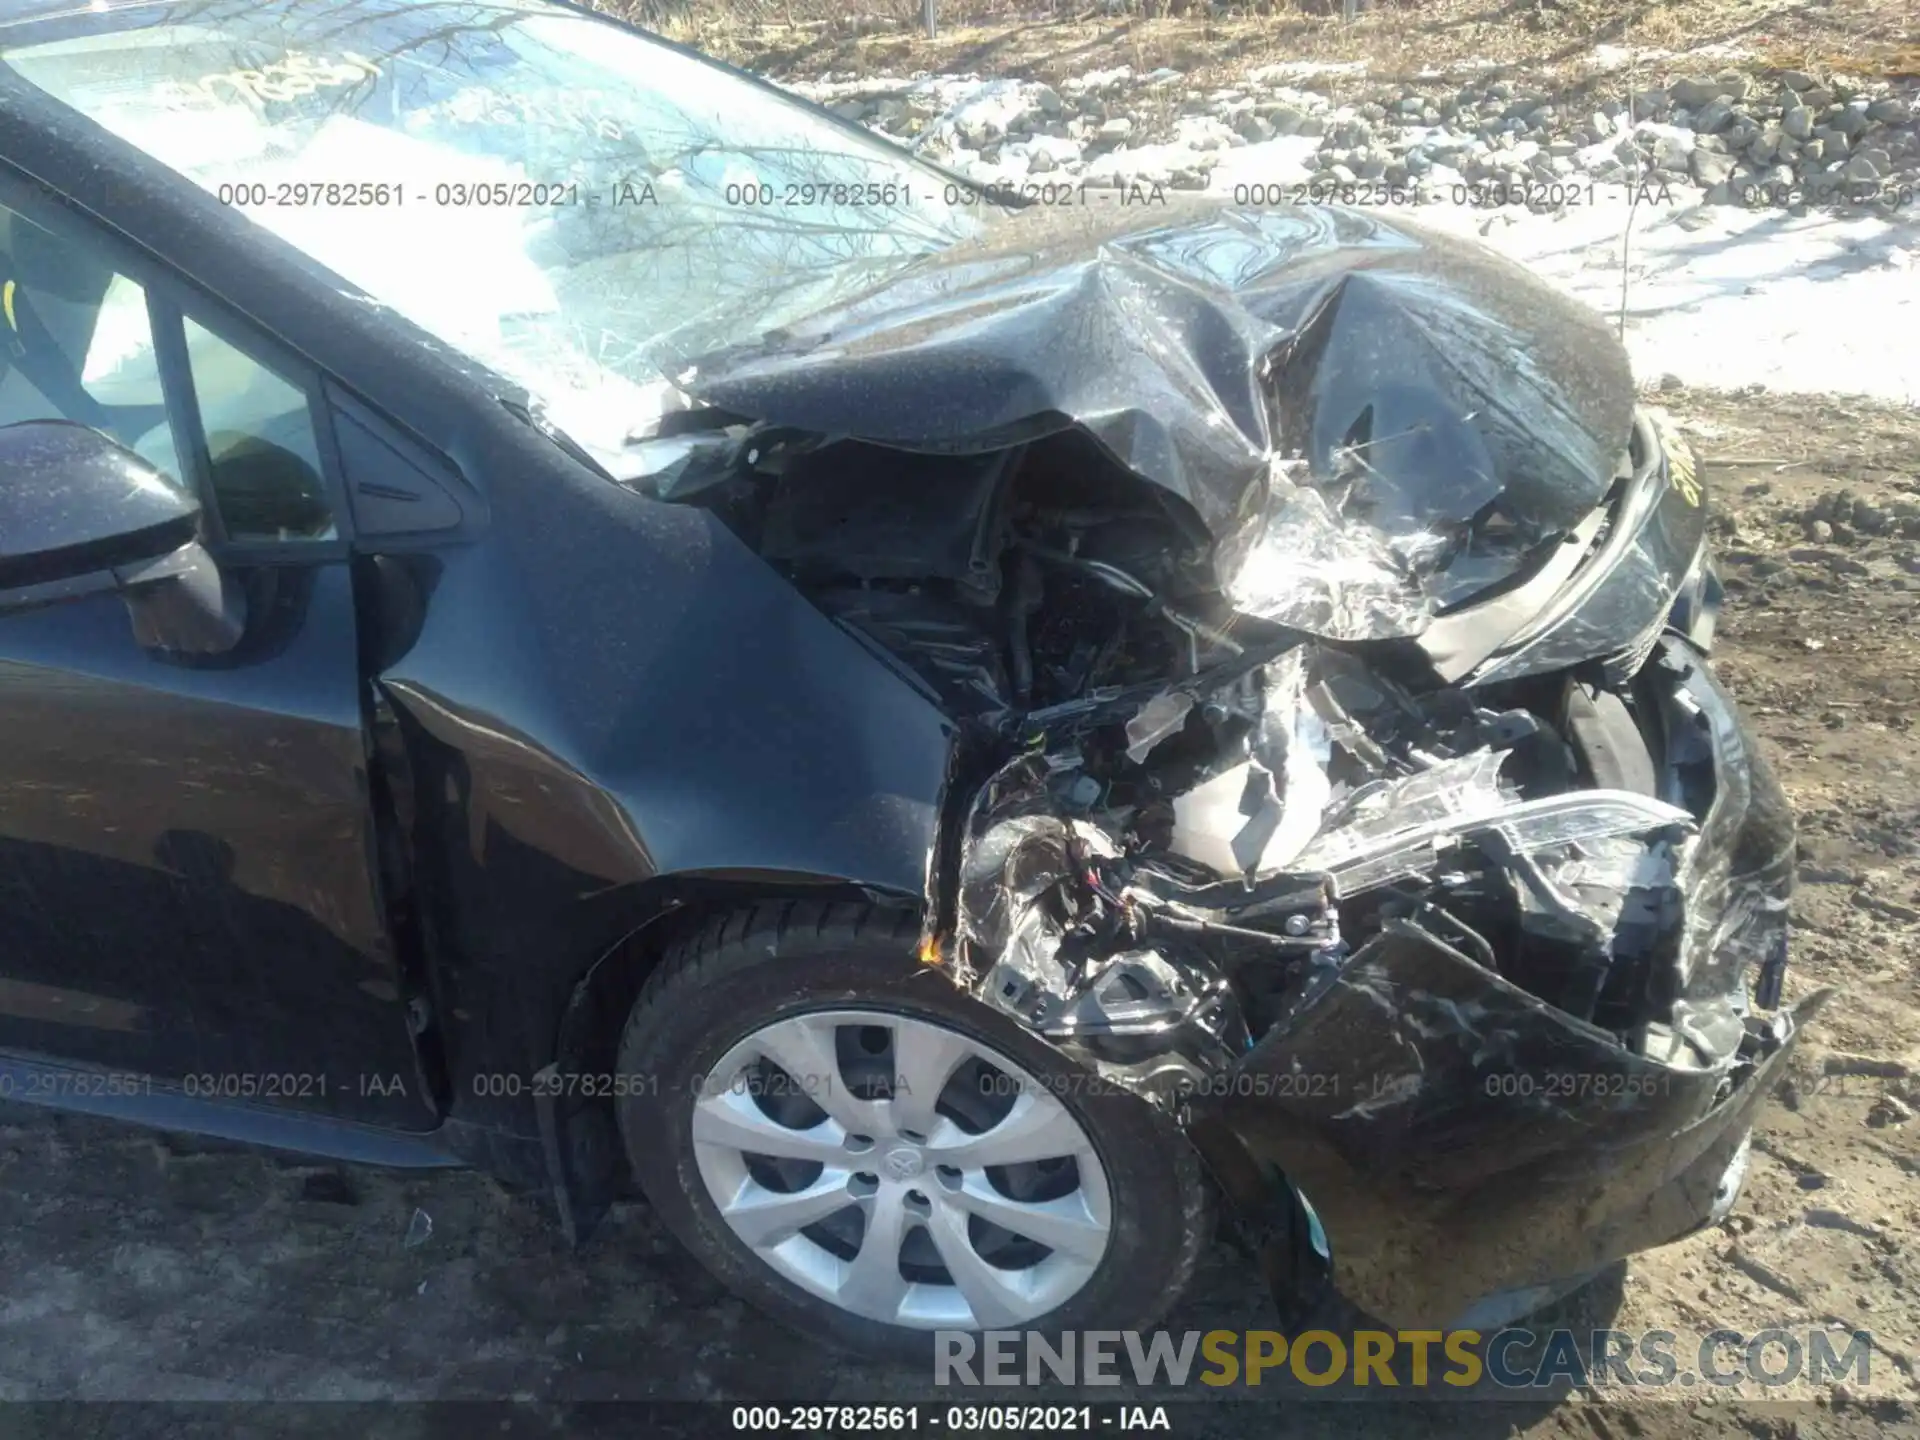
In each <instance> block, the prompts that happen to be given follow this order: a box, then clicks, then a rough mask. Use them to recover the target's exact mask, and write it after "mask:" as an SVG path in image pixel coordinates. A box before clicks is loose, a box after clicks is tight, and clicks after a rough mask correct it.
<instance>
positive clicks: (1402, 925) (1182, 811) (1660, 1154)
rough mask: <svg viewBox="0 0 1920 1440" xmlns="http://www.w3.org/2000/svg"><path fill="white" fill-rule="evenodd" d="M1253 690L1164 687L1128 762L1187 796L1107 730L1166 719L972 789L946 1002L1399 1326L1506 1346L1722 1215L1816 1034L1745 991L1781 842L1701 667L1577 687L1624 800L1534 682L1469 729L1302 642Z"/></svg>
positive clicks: (1779, 906) (1089, 720)
mask: <svg viewBox="0 0 1920 1440" xmlns="http://www.w3.org/2000/svg"><path fill="white" fill-rule="evenodd" d="M1259 676H1260V678H1259V681H1258V683H1257V685H1255V686H1252V687H1249V686H1248V685H1247V683H1246V682H1245V680H1244V678H1243V677H1238V676H1236V677H1233V678H1230V679H1228V680H1226V681H1225V682H1224V683H1223V684H1222V686H1221V688H1219V689H1217V690H1212V689H1208V688H1207V687H1206V686H1205V685H1200V686H1197V687H1194V688H1195V689H1197V690H1198V691H1199V693H1198V694H1197V695H1195V696H1194V705H1193V706H1192V708H1190V709H1188V710H1187V711H1186V714H1187V716H1188V717H1189V718H1188V723H1187V724H1186V725H1183V726H1182V727H1181V729H1180V730H1179V731H1178V732H1175V734H1173V735H1169V736H1168V737H1166V738H1165V739H1164V740H1162V741H1161V746H1164V747H1166V748H1167V749H1168V750H1169V751H1172V750H1176V749H1179V748H1181V747H1182V746H1185V745H1188V744H1190V743H1192V742H1196V741H1197V742H1199V748H1201V749H1203V750H1204V751H1205V752H1207V753H1209V754H1210V756H1211V757H1212V758H1211V759H1210V761H1209V762H1207V763H1204V764H1201V765H1199V766H1198V767H1197V768H1195V767H1194V766H1193V762H1191V761H1183V760H1181V759H1179V758H1176V756H1175V755H1174V754H1171V753H1169V754H1168V755H1167V756H1166V758H1165V759H1164V760H1163V761H1160V762H1159V763H1158V764H1156V763H1155V762H1156V760H1158V759H1159V755H1160V748H1161V747H1160V746H1156V747H1155V748H1154V749H1153V750H1151V751H1148V752H1147V753H1146V754H1144V755H1142V754H1140V746H1139V742H1138V741H1137V740H1135V741H1131V742H1130V741H1129V739H1128V736H1129V735H1130V734H1133V735H1139V734H1141V733H1142V731H1143V729H1149V730H1150V729H1151V728H1155V727H1148V726H1143V724H1142V721H1143V719H1144V718H1146V717H1148V716H1149V715H1151V716H1153V717H1154V718H1156V719H1158V718H1161V717H1164V716H1166V715H1168V714H1170V713H1171V709H1172V708H1173V707H1170V706H1168V705H1166V704H1164V703H1159V702H1154V703H1150V704H1149V705H1147V706H1145V707H1142V706H1139V705H1138V704H1137V703H1136V704H1135V705H1134V706H1133V708H1132V709H1131V712H1130V713H1127V707H1126V705H1125V704H1124V703H1123V702H1116V703H1117V704H1120V706H1121V708H1120V709H1119V710H1116V711H1113V712H1105V713H1103V712H1101V711H1098V710H1093V711H1088V712H1085V713H1083V714H1080V715H1078V716H1076V717H1075V718H1074V719H1073V721H1072V722H1070V723H1068V724H1066V725H1064V726H1062V727H1060V728H1057V729H1055V730H1053V731H1052V732H1050V733H1049V734H1048V735H1047V737H1046V739H1045V740H1044V741H1043V742H1042V743H1040V744H1038V745H1036V746H1035V747H1034V748H1033V749H1032V750H1031V751H1029V752H1027V753H1024V754H1022V755H1021V756H1020V757H1018V758H1017V759H1016V760H1014V761H1013V762H1011V763H1010V764H1009V765H1008V766H1007V767H1005V768H1004V769H1003V770H1002V771H1001V772H1000V773H999V774H997V775H996V776H995V777H994V779H993V781H992V782H991V783H990V784H989V785H988V786H986V787H985V788H984V789H983V790H982V791H981V793H980V796H979V798H978V800H977V801H976V803H975V805H974V807H973V811H972V814H971V815H970V817H969V820H968V824H967V832H966V839H965V842H964V851H963V859H962V861H961V864H960V881H961V888H960V905H959V913H958V917H957V932H956V934H955V936H954V940H953V944H952V947H951V955H950V961H949V963H950V964H951V965H952V966H953V967H954V969H955V971H956V973H957V974H958V975H959V976H960V977H961V978H962V981H963V983H965V984H968V985H970V986H971V987H972V988H973V989H974V991H975V992H976V993H977V994H978V995H979V996H980V997H981V998H982V999H983V1000H985V1001H986V1002H987V1003H989V1004H992V1005H994V1006H996V1007H997V1008H999V1009H1001V1010H1003V1011H1004V1012H1006V1013H1007V1014H1009V1015H1012V1016H1013V1017H1015V1018H1016V1019H1018V1020H1019V1021H1020V1022H1021V1023H1023V1024H1025V1025H1027V1026H1028V1027H1029V1028H1031V1029H1033V1030H1034V1031H1036V1032H1037V1033H1039V1034H1041V1035H1042V1036H1044V1037H1046V1038H1047V1039H1048V1040H1050V1041H1052V1042H1053V1043H1055V1044H1056V1045H1058V1046H1059V1047H1060V1048H1062V1049H1063V1050H1065V1051H1067V1052H1068V1053H1070V1054H1072V1055H1073V1056H1075V1057H1076V1058H1077V1059H1079V1060H1080V1061H1081V1062H1082V1063H1084V1064H1086V1065H1087V1066H1088V1067H1090V1068H1091V1069H1093V1070H1095V1071H1097V1072H1098V1073H1100V1074H1101V1075H1103V1076H1104V1077H1106V1078H1108V1079H1109V1080H1111V1081H1113V1082H1115V1083H1118V1084H1121V1085H1124V1086H1127V1087H1129V1088H1131V1089H1134V1090H1136V1091H1138V1092H1140V1093H1142V1094H1144V1095H1147V1096H1149V1097H1150V1098H1152V1099H1153V1100H1154V1101H1155V1102H1156V1103H1160V1104H1163V1105H1166V1106H1168V1107H1170V1108H1171V1109H1173V1110H1174V1112H1175V1113H1176V1114H1178V1115H1179V1117H1180V1118H1181V1120H1182V1122H1183V1123H1184V1124H1185V1125H1186V1126H1187V1128H1188V1130H1189V1133H1190V1134H1191V1135H1192V1137H1193V1138H1194V1140H1195V1142H1196V1144H1198V1145H1199V1146H1200V1147H1201V1149H1202V1152H1203V1154H1206V1155H1207V1157H1208V1159H1209V1161H1210V1162H1211V1163H1212V1165H1213V1168H1214V1170H1215V1172H1216V1174H1217V1175H1218V1176H1219V1177H1220V1179H1221V1180H1222V1183H1223V1185H1224V1186H1225V1187H1226V1189H1227V1190H1228V1192H1229V1194H1230V1195H1231V1196H1232V1197H1233V1199H1234V1200H1235V1202H1236V1204H1237V1205H1238V1206H1239V1207H1240V1208H1241V1209H1242V1211H1243V1212H1245V1213H1248V1214H1255V1215H1257V1214H1259V1213H1260V1212H1261V1210H1262V1208H1263V1207H1268V1206H1270V1201H1271V1196H1270V1195H1269V1194H1268V1193H1267V1191H1268V1189H1269V1187H1271V1186H1273V1185H1275V1184H1277V1183H1278V1177H1282V1176H1283V1177H1284V1178H1285V1181H1286V1182H1287V1183H1290V1184H1291V1185H1292V1186H1293V1187H1294V1188H1295V1189H1296V1190H1297V1192H1298V1193H1299V1195H1300V1196H1302V1197H1304V1199H1305V1200H1306V1202H1307V1203H1308V1204H1309V1205H1310V1206H1311V1207H1312V1211H1313V1213H1314V1214H1315V1216H1316V1217H1317V1220H1318V1223H1319V1224H1320V1226H1321V1227H1322V1228H1323V1231H1324V1235H1325V1238H1326V1240H1327V1242H1328V1244H1329V1246H1330V1249H1331V1254H1332V1259H1333V1264H1334V1274H1335V1278H1336V1281H1337V1283H1338V1285H1339V1288H1340V1289H1341V1291H1342V1292H1343V1293H1344V1294H1345V1295H1346V1296H1347V1297H1348V1298H1349V1299H1351V1300H1353V1301H1354V1302H1356V1303H1357V1304H1359V1305H1361V1306H1363V1307H1364V1308H1366V1309H1367V1310H1369V1311H1370V1312H1372V1313H1374V1314H1376V1315H1379V1316H1380V1317H1382V1318H1384V1319H1388V1320H1392V1321H1394V1322H1396V1323H1401V1324H1423V1325H1445V1324H1456V1325H1459V1324H1467V1325H1481V1326H1485V1325H1493V1324H1498V1323H1502V1322H1503V1321H1504V1320H1506V1319H1509V1318H1512V1317H1513V1316H1514V1315H1517V1314H1519V1313H1524V1312H1525V1311H1526V1310H1529V1309H1532V1308H1534V1307H1535V1306H1537V1305H1538V1304H1539V1303H1542V1302H1543V1301H1544V1300H1545V1299H1547V1298H1550V1297H1551V1296H1552V1295H1553V1294H1556V1293H1559V1292H1561V1291H1564V1290H1565V1289H1567V1288H1570V1287H1571V1286H1572V1285H1574V1284H1577V1283H1579V1281H1580V1280H1582V1279H1584V1278H1585V1277H1586V1276H1588V1275H1590V1274H1591V1273H1592V1272H1593V1271H1595V1270H1597V1269H1599V1268H1600V1267H1602V1266H1604V1265H1605V1264H1606V1263H1608V1262H1610V1261H1612V1260H1614V1259H1617V1258H1619V1257H1621V1256H1624V1255H1626V1254H1629V1253H1631V1252H1633V1251H1635V1250H1639V1249H1643V1248H1646V1247H1648V1246H1651V1245H1656V1244H1660V1243H1664V1242H1665V1241H1668V1240H1671V1239H1675V1238H1677V1237H1678V1236H1680V1235H1682V1234H1684V1233H1686V1232H1688V1231H1690V1230H1692V1229H1694V1228H1697V1227H1698V1226H1699V1225H1701V1224H1703V1223H1706V1222H1708V1221H1710V1220H1712V1219H1715V1218H1717V1217H1718V1216H1719V1215H1721V1214H1724V1213H1725V1211H1726V1208H1727V1207H1728V1206H1729V1205H1730V1204H1731V1202H1732V1199H1733V1191H1734V1190H1735V1189H1736V1188H1737V1185H1738V1181H1739V1176H1740V1171H1741V1169H1742V1168H1743V1166H1744V1161H1745V1144H1746V1140H1747V1135H1748V1131H1749V1129H1750V1127H1751V1124H1752V1119H1753V1112H1754V1109H1755V1107H1756V1106H1757V1104H1758V1103H1759V1101H1760V1099H1761V1098H1762V1097H1763V1096H1764V1095H1765V1094H1766V1093H1767V1092H1768V1090H1769V1089H1770V1077H1772V1076H1773V1075H1774V1074H1776V1073H1777V1071H1778V1068H1779V1066H1780V1065H1781V1064H1782V1063H1783V1062H1784V1059H1785V1056H1786V1054H1787V1052H1788V1050H1789V1049H1790V1047H1791V1044H1792V1041H1793V1037H1794V1033H1795V1030H1796V1029H1797V1026H1798V1024H1799V1022H1800V1021H1801V1020H1802V1019H1803V1018H1804V1017H1805V1015H1806V1014H1808V1013H1810V1012H1811V1009H1812V1008H1814V1007H1813V1006H1803V1007H1802V1008H1801V1010H1800V1011H1797V1012H1795V1013H1792V1014H1787V1013H1776V1014H1773V1015H1770V1016H1765V1017H1763V1016H1762V1015H1760V1014H1759V1013H1758V1009H1757V1007H1756V1006H1755V1005H1754V1003H1753V1001H1754V998H1755V997H1754V996H1753V995H1751V994H1750V993H1749V987H1748V985H1747V983H1746V981H1747V980H1748V978H1749V977H1750V976H1751V977H1755V978H1757V981H1758V987H1757V988H1758V991H1759V992H1760V993H1759V995H1758V998H1759V999H1761V1000H1765V1001H1767V1002H1768V1004H1771V1003H1773V1002H1774V1001H1775V1000H1776V999H1777V988H1778V984H1779V972H1780V968H1781V966H1782V964H1783V962H1784V956H1785V942H1786V933H1785V921H1786V915H1785V900H1786V896H1787V893H1788V886H1789V884H1790V876H1791V852H1792V843H1791V837H1792V831H1791V825H1790V822H1789V820H1788V818H1787V814H1786V810H1785V806H1784V803H1783V801H1782V798H1781V795H1780V792H1779V789H1778V787H1777V785H1776V783H1775V782H1774V780H1773V778H1772V776H1771V774H1770V773H1769V772H1768V771H1767V769H1766V767H1765V764H1764V762H1762V761H1760V760H1759V758H1758V757H1757V756H1754V755H1752V754H1751V753H1749V752H1748V751H1747V749H1746V747H1745V743H1744V740H1743V738H1742V734H1741V731H1740V728H1739V724H1738V720H1737V717H1736V716H1735V714H1734V711H1733V709H1732V706H1731V704H1730V702H1729V701H1728V699H1727V697H1726V696H1725V694H1724V692H1723V691H1722V690H1721V689H1720V688H1719V686H1718V685H1717V683H1715V682H1714V680H1713V677H1712V675H1711V673H1710V672H1709V671H1708V670H1707V668H1706V666H1705V665H1704V663H1702V659H1701V656H1700V655H1699V653H1698V652H1697V651H1695V650H1694V649H1693V648H1692V647H1691V646H1690V645H1689V643H1688V642H1687V641H1685V640H1684V639H1682V638H1680V637H1677V636H1675V637H1668V638H1666V639H1663V640H1662V641H1661V642H1660V643H1659V647H1658V649H1657V652H1656V654H1655V656H1654V658H1653V659H1652V661H1651V662H1650V663H1649V664H1648V665H1647V666H1646V667H1645V669H1644V671H1643V672H1642V673H1641V675H1640V676H1639V678H1638V682H1637V683H1636V684H1635V685H1634V686H1632V687H1630V689H1629V690H1628V691H1627V692H1626V693H1625V694H1618V693H1615V692H1607V691H1601V692H1598V693H1599V694H1600V695H1602V696H1605V697H1607V699H1608V700H1609V701H1610V702H1612V705H1613V706H1617V707H1619V709H1620V710H1622V711H1626V712H1628V719H1630V720H1631V721H1633V722H1634V724H1635V729H1636V731H1637V730H1638V727H1640V726H1645V727H1646V730H1645V731H1644V732H1641V733H1643V734H1645V735H1650V736H1651V737H1652V743H1651V744H1650V745H1649V746H1648V752H1647V754H1648V759H1649V760H1650V762H1651V763H1650V773H1649V771H1643V772H1642V773H1640V774H1638V775H1636V776H1633V777H1630V778H1631V779H1632V780H1633V781H1635V782H1636V784H1637V788H1632V789H1628V788H1596V787H1595V786H1594V785H1593V783H1592V777H1593V776H1594V774H1595V773H1596V771H1601V772H1604V771H1605V770H1606V769H1607V767H1608V766H1609V765H1610V764H1612V763H1614V760H1613V757H1610V756H1608V755H1607V754H1606V753H1605V751H1604V744H1605V742H1604V740H1603V739H1602V738H1601V737H1600V736H1599V735H1597V734H1596V732H1595V730H1594V728H1593V727H1591V726H1588V725H1584V724H1582V723H1580V720H1581V717H1582V715H1583V713H1585V712H1586V711H1587V710H1589V709H1591V708H1592V691H1591V687H1589V686H1587V685H1586V684H1584V683H1583V682H1581V681H1579V680H1576V679H1573V678H1572V677H1570V676H1567V675H1564V674H1563V675H1560V676H1556V677H1551V680H1552V683H1546V684H1540V685H1536V686H1534V687H1531V688H1532V692H1533V693H1532V694H1531V695H1530V696H1529V697H1528V698H1529V699H1530V700H1531V702H1532V706H1533V707H1537V708H1528V707H1523V706H1522V705H1521V704H1519V703H1517V702H1518V701H1519V700H1520V698H1521V697H1520V696H1518V695H1512V696H1507V697H1503V698H1506V699H1508V700H1510V701H1513V702H1516V703H1513V704H1512V705H1510V706H1508V707H1503V708H1495V707H1494V706H1493V705H1491V704H1486V703H1473V702H1475V701H1487V700H1492V699H1494V697H1493V696H1492V695H1485V696H1482V695H1475V694H1473V693H1472V692H1467V693H1466V694H1465V695H1463V694H1462V692H1459V691H1451V690H1441V691H1437V692H1433V693H1432V694H1430V695H1428V696H1424V697H1420V696H1415V695H1413V694H1411V693H1409V692H1407V691H1405V690H1403V689H1401V688H1400V687H1398V686H1397V685H1395V684H1394V683H1393V682H1392V681H1391V680H1389V679H1387V678H1385V677H1383V676H1381V675H1380V674H1379V673H1378V672H1377V671H1375V670H1373V669H1371V668H1369V667H1368V666H1366V665H1365V664H1364V663H1362V662H1360V661H1359V660H1357V659H1355V658H1354V657H1353V656H1351V655H1349V654H1346V653H1344V652H1342V651H1341V650H1339V649H1336V648H1332V647H1328V646H1325V645H1322V644H1320V643H1317V642H1312V641H1307V642H1302V643H1300V644H1298V645H1295V646H1293V647H1292V648H1289V649H1288V650H1286V651H1285V652H1284V653H1283V654H1281V655H1280V656H1279V657H1277V658H1276V659H1274V660H1272V661H1270V662H1269V663H1267V664H1266V665H1264V666H1262V667H1260V670H1259ZM1178 693H1182V694H1184V693H1188V692H1186V691H1182V692H1178ZM1556 693H1557V699H1558V701H1559V704H1560V706H1561V707H1562V708H1560V709H1559V710H1558V711H1557V712H1556V710H1555V709H1554V708H1553V706H1552V705H1551V703H1550V701H1551V700H1553V699H1554V698H1555V697H1556ZM1569 717H1571V723H1570V720H1569ZM1201 737H1204V739H1202V738H1201ZM1615 738H1616V739H1617V738H1618V737H1617V734H1616V737H1615ZM1129 745H1131V746H1132V749H1131V750H1130V749H1129ZM1655 746H1657V749H1656V748H1654V747H1655ZM1136 756H1137V757H1138V758H1136ZM1649 778H1650V780H1651V783H1650V784H1648V783H1644V782H1645V781H1647V780H1648V779H1649ZM1816 1004H1817V1002H1816ZM1266 1258H1267V1260H1268V1262H1269V1264H1270V1266H1271V1267H1272V1268H1273V1270H1274V1272H1275V1279H1276V1281H1278V1282H1281V1283H1292V1282H1293V1279H1294V1278H1296V1277H1295V1275H1294V1271H1293V1266H1294V1265H1295V1263H1296V1262H1295V1259H1294V1257H1292V1256H1291V1255H1290V1254H1285V1253H1280V1254H1274V1255H1270V1256H1268V1257H1266Z"/></svg>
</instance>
